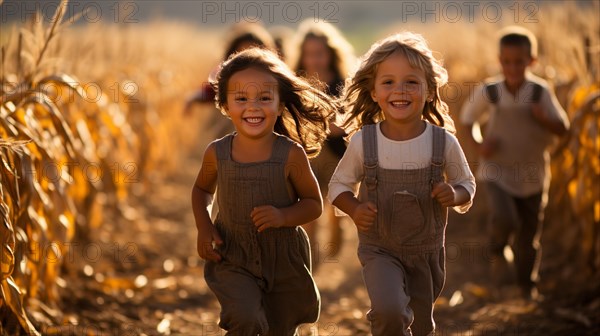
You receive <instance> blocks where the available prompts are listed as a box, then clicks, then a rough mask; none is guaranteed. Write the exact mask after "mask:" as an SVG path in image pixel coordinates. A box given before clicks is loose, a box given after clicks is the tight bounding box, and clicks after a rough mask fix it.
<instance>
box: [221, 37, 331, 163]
mask: <svg viewBox="0 0 600 336" xmlns="http://www.w3.org/2000/svg"><path fill="white" fill-rule="evenodd" d="M248 68H255V69H258V70H261V71H264V72H266V73H268V74H270V75H272V76H273V77H274V78H275V80H276V81H277V89H278V93H279V100H280V102H281V104H282V105H283V106H284V110H283V113H282V115H281V116H280V117H279V118H277V121H276V123H275V132H277V133H279V134H282V135H285V136H287V137H289V138H290V139H292V140H294V141H296V142H298V143H299V144H300V145H302V147H303V148H304V150H305V151H306V154H307V155H308V157H311V158H312V157H314V156H316V155H318V153H319V151H320V150H321V146H322V144H323V141H325V138H326V137H327V134H328V132H329V126H328V120H329V118H330V117H331V115H332V113H333V112H334V111H336V110H337V109H338V108H339V106H338V103H337V102H336V101H335V100H333V99H332V98H330V97H329V96H328V95H326V94H325V93H323V92H322V91H321V88H320V86H319V85H318V83H310V82H308V81H307V80H305V79H302V78H300V77H298V76H296V75H295V74H294V73H293V72H292V70H290V68H289V67H288V66H287V65H286V64H285V63H283V61H282V60H281V59H280V58H279V57H278V56H277V55H276V54H274V53H273V52H271V51H268V50H264V49H260V48H250V49H247V50H244V51H241V52H239V53H237V54H234V55H232V56H231V57H230V58H229V59H228V60H226V61H225V62H223V63H222V64H221V69H220V71H219V73H218V74H217V77H216V79H215V82H214V83H212V84H213V86H214V87H215V90H216V93H217V94H216V97H215V100H216V105H217V107H218V108H220V109H221V110H223V107H224V106H225V105H226V104H227V86H228V83H229V79H230V78H231V76H233V74H235V73H236V72H239V71H242V70H245V69H248Z"/></svg>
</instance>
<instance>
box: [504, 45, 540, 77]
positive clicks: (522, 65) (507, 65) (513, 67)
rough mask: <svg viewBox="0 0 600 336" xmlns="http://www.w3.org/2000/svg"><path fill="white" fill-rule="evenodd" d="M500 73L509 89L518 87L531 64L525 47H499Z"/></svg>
mask: <svg viewBox="0 0 600 336" xmlns="http://www.w3.org/2000/svg"><path fill="white" fill-rule="evenodd" d="M498 58H499V61H500V65H501V66H502V73H503V75H504V78H505V79H506V83H507V84H508V86H509V87H519V86H520V85H521V84H522V83H523V82H524V81H525V71H526V70H527V67H528V66H530V65H531V64H532V63H533V58H532V57H531V55H530V51H529V47H528V46H526V45H503V46H500V55H499V57H498Z"/></svg>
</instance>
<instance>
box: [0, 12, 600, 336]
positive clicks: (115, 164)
mask: <svg viewBox="0 0 600 336" xmlns="http://www.w3.org/2000/svg"><path fill="white" fill-rule="evenodd" d="M1 5H2V1H0V6H1ZM67 5H68V2H67V1H61V3H60V5H59V6H58V8H57V10H56V12H55V13H54V17H53V18H52V19H51V20H50V22H49V23H48V22H44V20H43V19H41V18H40V17H32V18H30V20H29V21H28V22H27V23H26V24H23V25H22V26H13V27H7V26H6V25H4V26H3V28H2V35H0V38H1V39H0V42H1V46H2V49H1V51H2V54H1V60H0V61H1V64H0V81H1V91H0V116H1V118H0V160H1V164H2V165H1V167H0V215H1V217H2V226H1V227H0V237H1V238H0V244H1V245H0V249H1V260H0V262H1V263H0V267H1V273H0V274H1V279H0V280H1V291H0V322H1V324H0V335H18V334H27V335H41V334H42V333H45V334H61V333H62V331H63V329H61V328H60V326H61V325H64V324H69V323H71V322H72V321H70V320H69V319H67V318H65V316H64V315H63V314H62V311H63V310H65V309H66V307H65V306H64V305H63V304H62V302H63V300H64V295H65V293H69V290H72V287H73V286H78V285H80V284H81V281H83V280H81V281H80V282H77V281H76V279H77V276H75V277H74V276H72V274H76V275H81V274H85V275H86V276H88V277H90V278H94V273H95V270H94V269H93V268H91V267H89V265H85V263H80V262H70V261H68V260H67V256H69V255H70V253H72V249H74V248H77V247H78V246H79V245H81V244H85V243H89V242H95V241H98V240H99V238H98V236H97V234H98V232H99V230H100V229H103V230H105V231H106V230H107V227H108V228H110V229H109V230H116V231H119V230H121V231H124V232H133V231H131V230H132V229H131V228H130V227H128V226H129V224H130V223H133V222H135V221H137V220H139V217H140V216H142V215H141V214H140V210H139V209H138V208H137V206H138V205H139V202H136V201H135V200H138V199H140V198H143V196H144V195H148V194H151V193H152V192H156V191H157V190H162V189H160V188H161V184H162V183H164V181H167V180H168V179H169V178H170V177H171V176H176V175H177V174H180V172H181V171H182V170H183V169H192V170H195V169H197V168H198V167H188V166H187V164H188V163H189V159H187V157H188V156H190V155H193V156H195V157H197V156H199V155H200V154H199V153H201V150H202V148H200V147H199V144H200V143H207V142H208V141H209V140H211V139H209V138H210V133H209V132H208V131H207V130H206V129H201V128H198V127H197V125H198V120H192V122H190V120H189V119H185V117H184V116H183V115H182V113H181V111H182V109H183V102H184V98H185V95H186V94H187V93H189V92H190V91H191V90H193V89H194V88H195V87H198V86H199V84H200V83H201V82H202V81H204V78H206V76H205V75H204V74H208V73H209V71H210V67H211V65H213V64H216V63H217V62H218V60H219V57H220V56H221V53H220V52H219V50H217V49H218V48H213V47H212V46H213V45H218V46H221V44H222V41H220V36H221V33H220V32H217V31H211V30H208V29H207V30H204V31H200V32H199V31H198V29H197V28H196V27H190V26H186V25H183V24H177V23H170V22H162V21H157V22H152V23H148V24H144V25H141V26H140V27H135V28H134V27H119V26H90V27H84V28H82V27H73V26H71V23H72V22H75V21H76V20H77V18H69V20H66V18H67V17H66V9H67ZM594 8H595V9H599V8H600V5H599V4H598V3H597V2H595V7H594ZM540 15H541V16H540V23H538V24H536V25H532V26H531V27H529V28H531V29H532V30H533V32H534V33H535V34H536V35H537V36H538V37H539V40H540V49H541V54H542V55H543V56H542V58H541V59H540V62H539V63H538V65H536V68H535V69H534V70H535V71H536V72H537V73H538V74H540V75H541V76H542V77H546V78H548V79H549V80H550V82H551V83H552V84H553V85H554V88H555V90H556V91H557V95H558V97H559V99H560V100H561V104H562V105H563V106H564V107H565V109H566V110H567V112H568V115H569V119H570V122H571V130H570V131H569V134H568V136H566V137H565V138H564V139H562V140H561V141H560V143H558V144H557V145H556V146H555V148H554V151H553V155H552V157H553V161H552V162H553V163H552V175H553V180H552V185H551V193H550V194H551V196H550V203H549V207H548V211H547V213H546V216H547V218H546V232H545V233H544V234H545V242H544V244H545V246H551V248H552V249H554V251H555V252H554V254H555V255H558V256H559V257H558V258H557V260H555V261H554V263H555V265H556V268H560V271H557V272H556V274H554V276H555V277H556V279H559V280H561V279H562V280H563V282H564V281H565V280H567V279H571V280H573V281H575V282H576V283H578V284H581V285H582V288H591V289H590V290H592V291H595V292H594V293H597V290H598V289H597V286H596V287H594V285H593V284H590V283H588V280H589V279H598V277H599V276H600V270H599V268H600V188H598V186H599V185H600V136H599V130H600V64H599V62H598V60H599V59H600V57H598V56H599V55H600V41H599V40H598V39H599V36H600V23H599V20H598V18H597V17H594V13H581V12H579V11H578V9H577V8H576V7H575V5H569V4H567V5H564V7H562V6H554V7H549V8H546V9H545V10H543V11H541V13H540ZM559 23H561V24H559ZM565 26H566V27H569V29H564V28H561V27H565ZM401 29H414V30H415V31H419V32H420V33H422V34H423V35H424V36H425V37H426V38H428V40H430V41H431V45H432V47H433V49H435V50H438V51H440V52H441V54H442V55H443V58H444V60H445V64H446V66H447V68H448V70H449V74H450V78H451V82H453V83H455V84H454V85H455V87H454V88H453V87H452V86H451V87H450V88H447V90H446V91H443V93H444V94H445V95H446V98H447V100H448V102H449V105H450V108H451V111H453V117H457V113H458V112H457V111H459V109H460V106H461V105H462V103H463V101H464V99H465V98H466V95H465V94H464V93H463V94H457V92H456V90H457V88H458V90H459V91H460V88H461V87H464V86H462V84H461V83H468V82H477V81H480V80H482V79H483V78H484V77H486V76H489V75H490V74H493V73H496V72H497V71H498V69H497V67H494V66H492V65H490V64H495V63H493V60H494V58H495V55H494V51H493V47H492V45H493V41H492V40H493V39H492V40H490V39H489V38H486V37H485V36H490V35H493V31H494V27H489V26H482V27H481V29H473V27H472V26H468V25H464V26H460V27H458V28H457V27H456V26H452V29H453V31H454V34H457V35H461V36H463V38H462V40H461V41H460V43H462V47H459V46H458V43H457V42H456V41H452V40H451V39H448V38H446V37H447V35H444V31H445V30H447V29H448V27H446V26H444V25H443V24H441V25H430V26H425V25H415V26H406V25H405V26H403V27H396V26H392V28H389V29H383V30H382V31H381V34H382V35H385V33H387V32H391V31H397V30H401ZM9 30H10V31H9ZM173 36H177V38H173ZM557 41H561V42H560V43H562V44H561V46H560V47H557V43H558V42H557ZM370 42H371V41H369V43H370ZM488 42H489V43H488ZM486 43H488V44H486ZM206 46H210V47H206ZM482 46H483V48H482ZM184 49H185V52H184ZM198 74H202V75H198ZM459 93H460V92H459ZM457 97H458V98H457ZM196 118H197V117H196ZM202 118H204V117H202ZM209 127H210V125H209ZM458 136H459V139H460V138H461V136H462V135H461V134H459V135H458ZM465 149H466V153H467V156H473V155H474V153H473V152H472V149H469V148H468V147H467V148H465ZM192 182H193V181H191V182H189V183H192ZM186 183H187V182H186ZM189 187H190V188H191V184H189ZM184 192H186V193H187V192H188V190H184ZM186 195H187V194H186ZM481 211H482V212H485V209H482V210H481ZM475 216H477V214H476V215H475ZM132 226H133V225H132ZM127 230H129V231H127ZM148 231H151V230H148ZM192 253H195V251H193V250H192V251H190V254H192ZM142 266H143V265H142ZM84 267H87V268H85V269H84ZM582 270H583V271H582ZM140 272H142V271H140ZM70 274H71V275H70ZM96 279H97V278H96ZM559 280H556V281H555V283H556V285H555V286H556V287H557V288H556V290H557V291H558V290H559V289H558V286H559V284H561V283H563V282H561V281H559ZM130 282H132V283H133V281H130ZM104 286H105V287H111V286H112V288H109V289H107V292H110V293H113V292H114V293H117V294H116V295H120V293H121V292H120V290H121V289H123V288H127V289H129V288H135V287H136V286H137V285H136V286H134V285H130V284H129V282H128V283H127V284H126V285H123V284H122V283H121V282H119V281H117V280H114V281H113V282H110V281H108V280H106V281H104ZM141 286H143V285H141ZM137 287H140V286H137ZM550 287H552V286H550ZM66 295H68V294H66ZM596 301H597V300H596ZM596 301H594V302H592V303H586V305H584V304H582V305H583V308H582V309H583V311H590V310H592V311H593V310H594V309H596V308H597V307H596V306H594V305H597V302H596ZM324 314H325V315H326V316H327V314H329V313H328V312H327V311H325V312H324ZM353 314H354V315H355V316H356V315H357V313H356V312H354V313H353ZM331 315H334V314H331ZM359 315H360V314H359ZM210 316H213V315H210ZM569 316H571V315H569ZM573 316H575V317H573V318H571V320H577V319H579V321H580V322H581V319H582V317H580V315H573ZM583 318H584V322H581V323H582V324H584V325H587V324H586V323H591V322H589V321H590V318H589V317H585V316H584V317H583ZM132 319H134V318H132ZM163 321H165V319H162V320H161V322H160V323H163ZM586 321H588V322H586ZM160 323H159V326H157V327H156V328H154V327H153V331H155V332H156V331H157V330H158V333H159V334H168V333H167V332H164V331H165V330H167V329H168V328H167V329H164V325H163V326H162V327H163V328H162V329H161V325H160ZM340 325H341V324H340ZM54 327H55V328H54ZM53 328H54V329H53ZM41 330H44V332H41ZM349 330H355V332H356V330H358V329H349ZM361 330H362V329H361ZM92 334H93V333H92ZM100 334H102V333H100Z"/></svg>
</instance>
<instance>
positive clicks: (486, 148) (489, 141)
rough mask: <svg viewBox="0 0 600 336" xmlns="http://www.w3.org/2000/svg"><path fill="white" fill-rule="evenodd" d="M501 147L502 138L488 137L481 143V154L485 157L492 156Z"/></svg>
mask: <svg viewBox="0 0 600 336" xmlns="http://www.w3.org/2000/svg"><path fill="white" fill-rule="evenodd" d="M498 147H500V140H498V138H486V139H484V140H483V142H482V143H481V145H479V155H481V157H483V158H484V159H487V158H489V157H491V156H492V155H493V154H494V153H495V152H496V151H497V150H498Z"/></svg>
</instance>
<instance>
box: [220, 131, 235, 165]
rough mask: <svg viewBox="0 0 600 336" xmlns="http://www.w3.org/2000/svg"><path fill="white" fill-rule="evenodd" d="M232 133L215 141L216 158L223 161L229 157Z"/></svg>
mask: <svg viewBox="0 0 600 336" xmlns="http://www.w3.org/2000/svg"><path fill="white" fill-rule="evenodd" d="M232 141H233V134H228V135H226V136H224V137H223V138H221V139H220V140H218V141H217V142H216V150H217V160H219V161H224V160H229V158H231V142H232Z"/></svg>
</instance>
